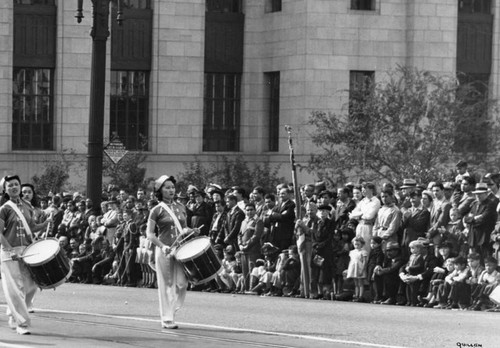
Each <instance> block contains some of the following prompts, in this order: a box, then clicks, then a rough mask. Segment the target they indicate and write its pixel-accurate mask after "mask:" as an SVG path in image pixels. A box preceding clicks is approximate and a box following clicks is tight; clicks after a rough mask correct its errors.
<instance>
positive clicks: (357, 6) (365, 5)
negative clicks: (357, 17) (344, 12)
mask: <svg viewBox="0 0 500 348" xmlns="http://www.w3.org/2000/svg"><path fill="white" fill-rule="evenodd" d="M351 10H363V11H373V10H375V0H351Z"/></svg>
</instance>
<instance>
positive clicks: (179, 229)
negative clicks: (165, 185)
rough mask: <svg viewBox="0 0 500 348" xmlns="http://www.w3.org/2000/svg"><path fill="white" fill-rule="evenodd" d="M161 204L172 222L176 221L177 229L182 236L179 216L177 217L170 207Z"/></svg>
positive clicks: (163, 203)
mask: <svg viewBox="0 0 500 348" xmlns="http://www.w3.org/2000/svg"><path fill="white" fill-rule="evenodd" d="M159 204H160V206H161V207H162V208H163V209H165V210H166V211H167V213H168V215H170V217H171V218H172V220H174V223H175V227H177V233H178V234H181V233H182V226H181V223H180V222H179V219H178V218H177V216H175V214H174V212H173V211H172V209H170V207H169V206H168V205H166V204H165V202H160V203H159Z"/></svg>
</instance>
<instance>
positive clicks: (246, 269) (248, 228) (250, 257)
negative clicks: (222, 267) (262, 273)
mask: <svg viewBox="0 0 500 348" xmlns="http://www.w3.org/2000/svg"><path fill="white" fill-rule="evenodd" d="M256 213H257V210H256V209H255V204H253V203H247V204H246V206H245V216H246V217H245V220H243V222H242V224H241V229H240V232H239V233H238V247H239V248H240V250H241V251H242V252H243V254H242V255H241V268H242V273H243V279H244V280H245V281H246V280H248V279H249V274H250V271H251V270H252V268H253V266H254V265H255V261H257V259H258V258H259V257H260V247H261V245H260V239H261V237H262V232H263V230H264V224H263V222H262V220H261V219H259V217H258V216H257V214H256ZM248 286H249V282H248V281H246V283H245V288H246V290H250V288H248Z"/></svg>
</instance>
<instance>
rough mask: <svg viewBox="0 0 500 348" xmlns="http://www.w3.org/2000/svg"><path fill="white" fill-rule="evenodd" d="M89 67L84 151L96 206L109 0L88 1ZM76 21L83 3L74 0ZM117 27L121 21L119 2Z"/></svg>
mask: <svg viewBox="0 0 500 348" xmlns="http://www.w3.org/2000/svg"><path fill="white" fill-rule="evenodd" d="M91 1H92V4H93V8H92V30H91V32H90V36H91V37H92V65H91V77H90V109H89V138H88V139H89V141H88V150H87V197H88V198H90V199H92V201H93V202H94V206H99V204H100V202H101V193H102V159H103V130H104V97H105V88H106V41H107V40H108V36H109V24H108V21H109V4H110V2H111V0H91ZM75 18H76V19H77V22H78V23H81V21H82V18H83V0H77V10H76V14H75ZM117 21H118V24H121V21H122V12H121V0H118V16H117Z"/></svg>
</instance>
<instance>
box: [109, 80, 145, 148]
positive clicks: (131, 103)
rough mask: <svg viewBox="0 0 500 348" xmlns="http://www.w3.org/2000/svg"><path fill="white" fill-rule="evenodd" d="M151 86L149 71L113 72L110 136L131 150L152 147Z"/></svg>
mask: <svg viewBox="0 0 500 348" xmlns="http://www.w3.org/2000/svg"><path fill="white" fill-rule="evenodd" d="M148 85H149V73H148V72H144V71H116V70H112V71H111V105H110V125H109V133H110V139H111V138H113V137H116V136H117V137H118V138H119V139H120V140H121V142H122V143H123V144H124V145H125V147H126V148H127V149H128V150H135V151H145V150H147V149H148V124H149V123H148V118H149V113H148V99H149V90H148Z"/></svg>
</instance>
